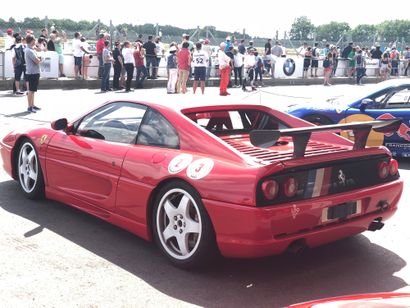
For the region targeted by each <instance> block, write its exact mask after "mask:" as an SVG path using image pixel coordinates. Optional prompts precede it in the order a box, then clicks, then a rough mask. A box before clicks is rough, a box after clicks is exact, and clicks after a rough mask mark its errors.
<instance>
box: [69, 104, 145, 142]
mask: <svg viewBox="0 0 410 308" xmlns="http://www.w3.org/2000/svg"><path fill="white" fill-rule="evenodd" d="M145 111H146V107H145V106H142V105H138V104H134V103H126V102H114V103H111V104H109V105H106V106H103V107H101V108H99V109H97V110H95V111H93V112H92V113H90V114H88V115H87V116H85V117H84V118H83V119H82V120H81V122H80V123H79V125H78V128H77V132H76V134H77V135H79V136H84V137H89V138H95V139H101V140H106V141H111V142H120V143H127V144H132V143H135V139H136V137H137V133H138V130H139V127H140V124H141V121H142V118H143V117H144V114H145Z"/></svg>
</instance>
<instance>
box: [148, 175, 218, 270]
mask: <svg viewBox="0 0 410 308" xmlns="http://www.w3.org/2000/svg"><path fill="white" fill-rule="evenodd" d="M152 218H153V226H154V228H153V229H154V230H153V231H154V237H155V240H156V242H157V244H158V246H159V247H160V248H161V250H162V252H163V253H164V254H165V255H166V256H167V258H168V259H169V260H170V261H171V262H172V263H173V264H175V265H177V266H179V267H181V268H185V269H192V268H197V267H201V266H203V265H205V264H206V263H209V262H210V261H211V260H213V259H214V258H213V257H215V256H216V244H215V234H214V231H213V227H212V224H211V221H210V219H209V216H208V214H207V212H206V211H205V208H204V206H203V204H202V201H201V199H200V196H199V194H198V193H197V192H196V191H195V190H194V189H193V188H192V187H191V186H190V185H188V184H186V183H184V182H173V183H169V184H166V185H165V186H164V187H163V188H162V189H161V190H160V192H159V194H158V196H157V198H156V201H155V207H154V214H153V217H152Z"/></svg>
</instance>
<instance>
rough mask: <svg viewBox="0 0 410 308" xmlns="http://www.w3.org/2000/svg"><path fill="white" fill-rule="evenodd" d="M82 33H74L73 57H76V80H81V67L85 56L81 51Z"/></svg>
mask: <svg viewBox="0 0 410 308" xmlns="http://www.w3.org/2000/svg"><path fill="white" fill-rule="evenodd" d="M80 38H81V33H80V32H76V33H74V39H73V55H74V77H75V79H79V78H80V77H79V76H78V75H79V74H80V72H81V65H82V63H83V55H84V52H83V51H82V50H81V47H82V46H81V40H80Z"/></svg>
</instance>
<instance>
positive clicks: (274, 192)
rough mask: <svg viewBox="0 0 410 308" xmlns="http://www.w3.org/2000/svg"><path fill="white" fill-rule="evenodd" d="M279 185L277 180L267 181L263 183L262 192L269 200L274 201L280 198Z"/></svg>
mask: <svg viewBox="0 0 410 308" xmlns="http://www.w3.org/2000/svg"><path fill="white" fill-rule="evenodd" d="M278 191H279V184H278V182H276V181H275V180H266V181H264V182H263V183H262V192H263V195H264V196H265V198H266V199H267V200H273V199H275V198H276V197H277V196H278Z"/></svg>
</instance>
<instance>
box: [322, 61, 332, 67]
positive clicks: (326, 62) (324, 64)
mask: <svg viewBox="0 0 410 308" xmlns="http://www.w3.org/2000/svg"><path fill="white" fill-rule="evenodd" d="M323 67H324V68H328V67H330V61H329V59H324V60H323Z"/></svg>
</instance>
